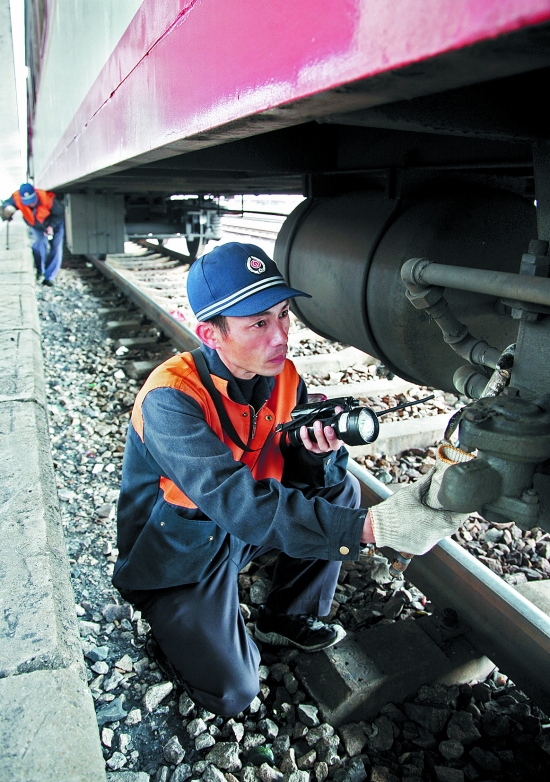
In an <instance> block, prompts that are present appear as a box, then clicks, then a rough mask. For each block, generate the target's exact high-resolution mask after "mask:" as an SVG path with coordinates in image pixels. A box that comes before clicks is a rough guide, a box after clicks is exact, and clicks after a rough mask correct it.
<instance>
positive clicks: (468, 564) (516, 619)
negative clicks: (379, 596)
mask: <svg viewBox="0 0 550 782" xmlns="http://www.w3.org/2000/svg"><path fill="white" fill-rule="evenodd" d="M348 470H349V471H350V472H351V473H352V474H353V475H355V477H356V478H358V479H359V482H360V483H361V495H362V501H363V502H365V504H368V505H374V504H376V503H378V502H382V501H383V500H385V499H387V498H388V497H390V496H391V495H392V493H393V492H392V491H391V489H389V488H388V487H387V486H386V485H385V484H383V483H381V482H380V481H378V480H377V479H376V478H374V477H373V476H372V475H371V474H370V473H369V472H367V470H365V468H364V467H361V465H358V464H357V463H356V462H354V461H353V460H352V459H350V461H349V464H348ZM389 556H390V558H391V555H389ZM407 578H408V579H409V580H410V581H411V582H412V583H413V584H414V585H415V586H416V587H417V588H418V589H420V591H421V592H422V593H423V594H425V595H426V596H427V597H429V598H430V600H431V601H432V602H433V603H434V605H436V606H438V607H441V608H453V609H454V610H455V611H456V612H457V614H458V615H459V616H460V617H461V618H462V619H463V621H464V623H465V624H466V625H468V627H470V628H471V630H470V631H469V633H468V638H469V640H470V641H471V642H472V643H473V644H474V646H476V647H477V649H478V650H479V651H480V653H482V654H485V655H486V656H487V657H489V658H490V659H491V660H492V661H493V662H494V663H495V665H497V666H498V667H499V669H500V670H501V671H503V673H505V674H506V675H507V676H509V677H510V678H511V679H512V681H513V682H514V683H515V684H517V685H518V686H519V687H522V688H524V689H525V691H526V692H527V693H529V695H531V696H532V697H533V698H534V700H535V701H536V702H537V703H538V704H539V705H540V707H541V708H542V709H543V710H544V711H548V710H549V709H550V678H549V677H548V675H547V671H548V661H549V659H550V617H548V616H546V614H544V613H543V612H542V611H540V610H539V609H538V608H537V607H536V606H534V605H533V604H532V603H531V602H529V600H526V598H524V597H523V596H522V595H520V594H519V592H516V590H515V589H513V587H511V586H510V585H509V584H507V583H506V582H505V581H503V580H502V579H501V578H499V577H498V576H497V575H496V574H495V573H493V572H492V571H491V570H489V568H488V567H486V566H485V565H483V564H481V562H478V560H477V559H475V557H473V556H472V555H471V554H469V553H468V552H467V551H465V550H464V549H463V548H462V547H461V546H459V545H458V543H455V541H453V540H450V539H449V538H447V539H445V540H442V541H441V542H440V543H439V544H438V545H437V546H435V547H434V548H433V549H432V550H431V551H428V553H427V554H424V555H423V556H421V557H413V559H412V561H411V563H410V565H409V568H408V570H407Z"/></svg>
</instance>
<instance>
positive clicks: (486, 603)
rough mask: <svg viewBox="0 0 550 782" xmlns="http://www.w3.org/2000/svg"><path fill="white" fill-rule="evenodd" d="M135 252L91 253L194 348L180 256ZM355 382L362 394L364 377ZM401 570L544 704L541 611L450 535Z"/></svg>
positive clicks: (547, 645) (549, 644)
mask: <svg viewBox="0 0 550 782" xmlns="http://www.w3.org/2000/svg"><path fill="white" fill-rule="evenodd" d="M141 253H143V250H141V251H138V252H136V255H133V256H130V257H128V256H108V258H107V260H106V261H99V260H97V259H95V258H90V259H89V260H90V261H91V263H93V265H94V267H95V268H96V269H98V270H99V271H100V272H101V273H102V274H103V275H104V276H106V277H107V278H108V279H109V280H110V281H111V282H113V283H114V284H115V285H117V286H118V287H119V288H120V290H121V291H122V292H123V293H124V295H125V296H126V297H127V298H128V299H130V300H131V301H132V302H133V303H134V304H135V305H136V306H137V307H138V308H139V310H140V311H142V312H143V313H144V314H145V315H146V316H147V318H149V319H150V320H151V321H152V322H153V323H154V324H155V325H156V326H157V327H158V329H159V330H160V331H161V332H163V334H164V335H165V336H166V338H167V339H169V340H170V342H171V343H173V344H174V345H175V346H176V348H177V349H179V350H189V349H192V348H193V347H195V346H196V345H197V344H198V343H197V338H196V337H195V335H194V332H193V330H192V329H193V325H194V321H193V315H192V312H191V311H190V309H189V307H188V304H187V298H186V294H185V276H186V268H187V267H186V266H185V265H182V261H183V260H185V258H184V257H183V258H177V257H174V256H173V257H171V258H167V257H166V256H164V255H162V249H160V252H159V251H156V252H155V251H154V250H153V249H152V248H151V247H149V249H148V250H147V252H146V253H143V254H141ZM299 326H300V324H297V325H296V329H297V331H298V332H299ZM294 339H295V342H296V341H297V339H299V333H298V335H297V336H296V332H295V338H294ZM325 350H326V348H325ZM160 360H161V359H160V358H156V359H153V360H152V361H151V360H150V361H148V362H145V363H141V365H140V364H139V362H134V365H133V367H130V373H132V369H133V374H134V377H141V376H142V375H143V374H146V373H148V371H150V370H151V369H152V367H153V366H154V365H155V364H156V363H159V361H160ZM340 374H343V373H340ZM310 383H311V379H310ZM360 388H363V390H364V394H365V395H367V394H366V389H367V388H368V382H365V383H364V384H363V386H361V387H360ZM331 390H332V391H336V390H337V387H335V388H332V389H331ZM357 390H358V389H357V388H355V387H354V392H356V391H357ZM359 390H360V389H359ZM342 393H346V391H345V386H341V387H340V393H339V395H341V394H342ZM334 395H336V394H334ZM355 395H357V396H360V394H359V393H356V394H355ZM442 426H443V425H442ZM350 470H351V471H352V472H353V473H354V474H355V475H356V476H357V477H358V478H359V480H360V482H361V485H362V491H363V494H364V497H365V503H366V504H369V505H370V504H374V503H376V502H379V501H380V500H382V499H384V498H385V497H387V496H388V494H389V493H390V492H391V489H388V487H387V486H386V485H384V484H383V483H381V482H380V481H379V480H377V479H376V478H373V476H372V475H371V474H370V473H369V471H368V470H366V469H365V468H364V467H363V466H362V465H361V464H359V463H357V462H355V461H352V462H351V466H350ZM407 577H408V578H410V580H411V581H412V582H413V583H414V584H415V585H416V586H417V587H418V588H419V589H420V590H421V591H422V592H423V593H424V594H426V595H427V596H428V597H429V598H430V600H431V601H432V602H433V604H434V605H435V606H437V607H439V608H440V609H452V610H453V611H455V612H456V614H457V615H458V616H459V617H460V618H461V620H463V621H464V623H465V625H466V627H467V630H466V635H467V637H468V638H469V640H471V641H472V642H473V643H474V644H475V646H476V648H477V649H478V650H480V651H482V652H483V654H486V655H487V656H488V657H489V658H490V659H491V660H492V661H493V662H494V663H495V664H496V665H497V666H498V667H499V669H500V670H502V671H506V673H507V675H509V676H510V677H511V678H512V679H513V680H514V682H516V683H517V684H518V685H519V686H521V687H523V688H524V689H525V690H526V691H528V692H529V693H532V694H536V698H537V701H538V702H539V704H540V705H541V707H542V708H544V709H546V710H547V711H549V710H550V677H549V676H548V670H549V667H548V666H549V660H550V656H549V653H550V618H549V617H548V616H547V615H546V614H544V613H543V612H542V611H541V610H540V609H539V608H537V607H536V606H535V605H533V603H532V602H531V601H530V600H528V599H526V598H525V597H524V596H523V595H522V594H520V593H519V592H518V591H517V590H516V589H514V588H513V587H512V586H510V585H509V584H508V583H506V582H505V581H503V580H502V578H500V577H499V576H498V575H496V574H495V573H494V572H492V571H491V570H490V569H488V568H487V567H486V566H485V565H484V564H482V563H481V562H479V561H478V560H477V559H476V558H475V557H474V556H472V554H471V553H469V552H468V551H466V550H465V549H464V548H462V547H461V546H460V545H458V543H456V542H455V541H453V540H446V541H443V542H442V543H441V544H440V545H439V546H437V547H435V549H433V550H432V551H431V552H430V553H428V554H426V555H425V556H423V557H416V558H415V559H414V560H413V563H412V564H411V566H410V568H409V572H408V574H407Z"/></svg>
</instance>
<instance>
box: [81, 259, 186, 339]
mask: <svg viewBox="0 0 550 782" xmlns="http://www.w3.org/2000/svg"><path fill="white" fill-rule="evenodd" d="M86 257H87V259H88V260H89V261H90V262H91V263H93V265H94V266H95V268H96V269H97V270H98V271H99V272H101V274H103V275H104V276H105V277H107V279H109V280H111V282H113V283H114V284H115V285H116V286H117V287H118V288H120V290H121V291H122V292H123V293H124V295H125V296H127V297H128V298H129V299H130V300H131V301H133V302H134V304H136V305H137V306H138V307H139V309H140V310H142V312H144V313H145V314H146V315H147V317H148V318H150V319H151V320H152V321H153V323H156V324H157V325H158V326H159V328H160V329H162V331H163V332H164V333H165V334H166V336H167V337H168V338H169V339H170V340H171V341H172V342H173V343H174V345H175V346H176V347H177V348H178V350H193V349H194V348H196V347H198V346H199V345H200V340H199V338H198V337H197V336H196V334H194V333H193V332H192V331H191V330H190V329H188V328H187V327H186V326H185V325H184V324H183V323H180V322H179V321H177V320H176V319H175V318H173V317H172V316H171V315H170V314H169V313H168V312H166V310H165V309H163V308H162V307H161V306H160V304H157V302H156V301H154V299H152V298H151V297H150V296H147V294H146V293H143V291H141V290H140V289H139V288H136V286H135V285H134V284H133V283H132V282H131V281H130V280H129V279H128V278H127V277H126V276H125V275H124V273H123V271H122V270H121V269H116V268H115V267H114V266H111V265H110V264H109V262H108V261H100V260H98V259H97V258H96V257H95V256H94V255H88V256H86Z"/></svg>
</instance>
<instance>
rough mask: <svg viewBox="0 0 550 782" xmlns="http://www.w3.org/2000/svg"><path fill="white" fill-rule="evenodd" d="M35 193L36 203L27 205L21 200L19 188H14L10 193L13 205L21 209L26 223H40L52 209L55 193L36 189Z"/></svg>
mask: <svg viewBox="0 0 550 782" xmlns="http://www.w3.org/2000/svg"><path fill="white" fill-rule="evenodd" d="M36 195H37V196H38V203H37V204H36V206H27V205H26V204H24V203H23V201H22V200H21V195H20V193H19V190H16V191H15V193H13V195H12V198H13V200H14V201H15V205H16V207H17V208H18V209H19V210H20V211H21V214H22V215H23V220H24V221H25V222H26V223H27V225H34V224H35V223H38V224H39V225H41V224H42V223H43V222H44V220H46V219H47V218H48V217H49V215H50V213H51V211H52V206H53V202H54V199H55V193H52V192H51V191H49V190H36Z"/></svg>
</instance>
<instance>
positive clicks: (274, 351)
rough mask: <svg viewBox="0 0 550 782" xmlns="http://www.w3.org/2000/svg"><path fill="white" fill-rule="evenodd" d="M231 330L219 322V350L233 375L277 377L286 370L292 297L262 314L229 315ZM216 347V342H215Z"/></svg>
mask: <svg viewBox="0 0 550 782" xmlns="http://www.w3.org/2000/svg"><path fill="white" fill-rule="evenodd" d="M227 326H228V333H227V334H225V335H224V334H223V333H222V332H221V331H220V330H219V329H217V328H216V327H215V326H213V327H211V328H212V330H213V331H214V333H215V337H214V339H215V342H216V345H215V350H217V351H218V355H219V357H220V358H221V360H222V361H223V363H224V364H225V366H226V367H227V368H228V369H229V371H230V372H231V374H232V375H234V376H235V377H238V378H240V379H242V380H248V379H250V378H252V377H254V376H255V375H264V376H266V377H273V376H274V375H278V374H279V373H280V372H282V371H283V367H284V364H285V360H286V351H287V344H288V329H289V326H290V316H289V311H288V301H283V302H281V303H280V304H276V305H275V306H274V307H271V308H270V309H268V310H266V311H265V312H261V313H259V314H258V315H250V316H246V317H241V318H236V317H231V316H228V317H227ZM211 347H213V345H211Z"/></svg>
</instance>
